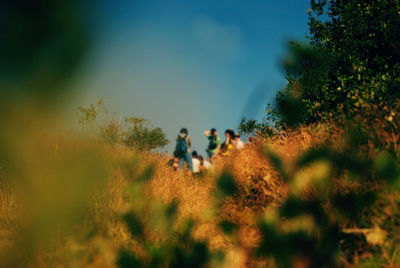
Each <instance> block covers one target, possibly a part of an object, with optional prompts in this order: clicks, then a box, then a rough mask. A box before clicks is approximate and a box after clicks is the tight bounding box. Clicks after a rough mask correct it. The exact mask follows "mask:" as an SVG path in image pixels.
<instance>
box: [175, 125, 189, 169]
mask: <svg viewBox="0 0 400 268" xmlns="http://www.w3.org/2000/svg"><path fill="white" fill-rule="evenodd" d="M190 146H191V140H190V136H189V133H188V130H187V129H186V128H182V129H181V130H180V132H179V135H178V136H177V137H176V147H175V152H174V156H175V157H178V158H179V169H180V170H183V166H184V164H185V162H186V163H187V168H188V170H189V174H191V173H192V171H193V165H192V155H191V154H190Z"/></svg>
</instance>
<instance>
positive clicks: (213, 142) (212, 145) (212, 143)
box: [208, 137, 218, 150]
mask: <svg viewBox="0 0 400 268" xmlns="http://www.w3.org/2000/svg"><path fill="white" fill-rule="evenodd" d="M209 139H210V144H209V145H208V149H209V150H214V149H215V148H217V146H218V144H217V137H211V138H209Z"/></svg>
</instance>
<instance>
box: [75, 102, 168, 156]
mask: <svg viewBox="0 0 400 268" xmlns="http://www.w3.org/2000/svg"><path fill="white" fill-rule="evenodd" d="M78 111H79V113H80V118H79V123H81V124H82V125H88V126H89V127H91V128H94V127H97V128H99V129H100V138H101V140H103V141H104V142H106V143H108V144H110V145H113V146H115V145H124V146H128V147H131V148H133V149H135V150H137V151H152V150H155V149H160V148H162V147H164V146H165V145H167V144H168V143H169V141H168V140H167V138H166V135H165V133H164V131H163V130H162V129H161V128H159V127H156V128H152V127H150V122H149V121H148V120H146V119H144V118H137V117H126V118H124V120H123V122H121V119H120V120H116V119H115V118H113V116H112V115H111V113H110V111H109V109H108V108H107V107H106V106H105V104H104V102H103V99H100V100H99V101H98V103H97V104H90V105H89V106H88V107H83V106H79V107H78ZM99 121H100V122H99ZM97 122H98V124H97V125H95V123H97Z"/></svg>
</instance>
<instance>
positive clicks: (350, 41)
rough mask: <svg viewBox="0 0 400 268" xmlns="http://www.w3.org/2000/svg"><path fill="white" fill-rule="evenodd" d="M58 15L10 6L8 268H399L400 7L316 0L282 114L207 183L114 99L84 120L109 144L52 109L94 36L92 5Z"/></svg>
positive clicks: (5, 154)
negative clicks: (175, 161) (113, 108)
mask: <svg viewBox="0 0 400 268" xmlns="http://www.w3.org/2000/svg"><path fill="white" fill-rule="evenodd" d="M54 3H55V4H53V3H50V2H47V1H29V2H26V3H25V1H21V2H15V3H13V2H9V3H8V2H7V3H6V5H5V8H4V9H2V10H1V12H2V14H1V15H2V16H0V18H1V20H2V22H6V23H2V24H1V27H4V29H2V32H4V33H7V34H11V35H10V36H9V37H10V38H9V39H6V40H8V41H7V42H3V43H2V44H1V46H2V48H3V49H2V50H0V53H1V57H2V59H5V60H4V61H1V65H0V76H1V78H2V79H0V81H2V82H1V84H0V94H1V98H0V107H1V113H0V126H1V132H0V266H1V267H49V266H50V267H53V266H72V267H99V266H100V267H187V266H190V267H203V266H206V267H208V266H211V267H220V266H222V267H270V266H271V267H274V266H277V267H335V266H339V267H343V266H349V267H351V266H357V267H358V266H361V267H363V266H367V267H376V266H386V267H396V266H399V265H400V249H399V247H400V243H399V240H400V236H399V234H400V222H399V221H400V217H399V216H400V209H399V204H400V194H399V191H400V189H399V187H400V184H399V177H400V167H399V124H398V121H399V120H398V114H397V111H398V109H397V106H398V104H399V102H398V97H397V91H398V85H397V83H398V81H397V80H398V75H397V72H398V66H397V65H396V61H398V60H397V57H398V52H399V48H398V46H397V42H398V40H400V38H396V36H397V34H398V29H400V27H397V26H399V25H398V22H399V18H400V16H399V12H400V9H399V6H398V3H397V1H394V0H393V1H390V0H386V1H385V0H379V1H378V0H375V1H368V3H367V2H365V3H364V2H363V3H360V2H359V1H352V0H349V1H335V0H332V1H311V3H312V5H311V9H310V11H309V14H310V33H311V37H310V41H311V43H310V44H309V45H307V46H304V45H299V44H293V45H292V50H291V53H292V54H291V57H289V58H287V59H286V61H285V65H284V66H285V68H286V70H287V78H288V86H287V88H286V89H284V90H283V91H282V92H281V93H280V94H279V95H278V97H277V106H276V108H275V109H271V108H268V115H267V117H266V119H265V120H264V121H263V122H257V121H254V120H250V121H245V120H244V121H243V122H242V125H241V130H242V132H245V133H253V134H254V135H255V140H254V142H253V143H251V144H249V145H247V146H246V148H245V149H244V150H242V151H238V152H235V153H233V154H232V155H230V156H229V157H225V158H219V159H217V160H216V161H215V163H214V166H215V168H214V170H212V171H211V172H210V173H209V174H208V175H207V176H206V177H203V178H193V177H187V176H186V175H185V174H184V173H176V172H174V171H173V170H172V169H171V168H170V167H169V166H167V165H166V163H167V160H168V159H167V157H166V156H165V155H163V154H160V153H157V152H154V149H157V148H160V147H162V146H164V145H165V144H166V143H167V141H166V139H165V135H164V133H163V131H162V130H161V129H159V128H152V127H150V125H149V123H148V122H147V121H145V120H144V119H140V118H134V117H132V118H126V119H124V120H122V119H121V120H115V119H113V118H112V117H110V116H109V113H107V112H105V111H106V109H105V106H104V105H103V103H102V102H101V101H100V102H99V103H97V104H95V105H90V106H88V107H79V108H78V109H79V111H80V116H81V117H80V118H79V120H80V121H81V123H83V124H85V125H88V127H89V128H90V129H93V133H96V134H95V136H90V135H89V137H87V136H86V137H83V136H81V135H80V134H67V133H63V132H62V131H61V130H60V127H59V123H57V122H58V121H57V118H54V117H55V116H54V113H53V112H52V111H54V109H55V106H56V105H55V104H54V103H58V101H60V100H61V99H62V98H63V97H64V96H66V92H65V91H66V90H67V89H68V87H67V86H66V84H67V82H68V80H69V79H70V78H71V75H72V74H73V71H74V70H75V67H76V66H77V65H78V63H79V62H80V61H81V60H82V58H83V56H84V53H85V51H86V49H87V48H88V47H90V42H88V41H89V39H90V38H88V37H87V36H86V35H84V34H83V33H85V32H86V30H88V29H87V27H86V26H85V25H86V24H85V21H84V20H83V16H82V14H84V13H82V12H84V9H83V8H84V6H82V4H81V3H78V2H77V1H70V2H69V3H68V4H61V3H56V2H54ZM58 4H60V5H58ZM66 10H68V11H73V12H65V11H66ZM3 15H4V16H3ZM21 18H24V19H23V20H21ZM322 18H323V19H322ZM366 21H368V23H366ZM43 26H45V27H43ZM88 32H90V31H88ZM16 33H18V34H17V35H16ZM20 34H21V35H20ZM370 34H371V36H370ZM13 36H14V37H13ZM16 36H17V37H16ZM19 36H24V37H26V38H27V40H25V41H26V42H25V43H24V42H21V44H19V43H18V42H16V40H19ZM20 41H21V40H20ZM16 44H17V45H16ZM70 44H74V45H73V46H70ZM20 53H21V54H20ZM11 55H20V56H21V57H22V56H23V58H24V60H18V59H19V58H18V57H17V58H16V59H15V60H13V59H12V58H11ZM354 96H355V98H354ZM100 111H102V112H103V115H105V116H106V117H107V120H106V121H101V122H104V123H96V122H98V121H96V120H97V119H98V116H99V112H100ZM96 128H97V129H99V131H96ZM121 145H123V146H121Z"/></svg>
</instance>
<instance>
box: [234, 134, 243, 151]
mask: <svg viewBox="0 0 400 268" xmlns="http://www.w3.org/2000/svg"><path fill="white" fill-rule="evenodd" d="M235 145H236V149H238V150H240V149H243V148H244V142H243V141H242V140H241V139H240V134H239V133H237V132H236V133H235Z"/></svg>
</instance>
